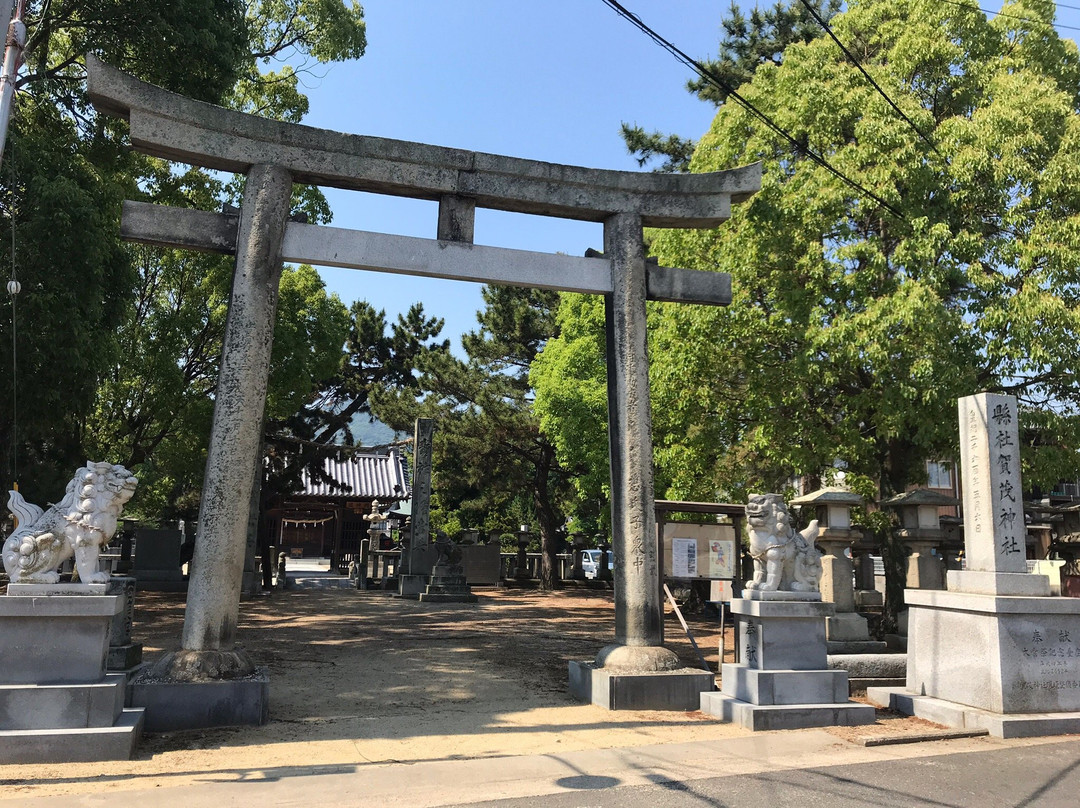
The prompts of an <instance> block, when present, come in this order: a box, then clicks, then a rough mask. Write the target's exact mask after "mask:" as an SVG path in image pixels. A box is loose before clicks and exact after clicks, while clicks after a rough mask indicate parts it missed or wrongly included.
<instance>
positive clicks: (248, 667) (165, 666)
mask: <svg viewBox="0 0 1080 808" xmlns="http://www.w3.org/2000/svg"><path fill="white" fill-rule="evenodd" d="M254 673H255V663H254V662H252V661H251V657H249V656H248V655H247V652H246V651H244V650H243V649H242V648H232V649H230V650H227V651H223V650H208V651H188V650H183V649H182V650H180V651H173V652H172V653H169V654H166V655H165V656H163V657H162V658H161V659H159V660H158V661H157V662H155V663H154V664H153V666H151V668H150V670H149V672H148V673H147V677H148V678H151V679H154V680H157V681H172V682H214V681H221V680H230V679H244V678H247V677H249V676H252V675H253V674H254Z"/></svg>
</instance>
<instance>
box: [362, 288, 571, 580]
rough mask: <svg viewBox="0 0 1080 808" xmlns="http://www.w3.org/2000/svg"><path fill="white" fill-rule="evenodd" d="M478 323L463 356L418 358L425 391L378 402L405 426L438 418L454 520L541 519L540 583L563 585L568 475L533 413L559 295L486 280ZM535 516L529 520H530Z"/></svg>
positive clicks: (440, 477) (383, 413)
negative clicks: (532, 378)
mask: <svg viewBox="0 0 1080 808" xmlns="http://www.w3.org/2000/svg"><path fill="white" fill-rule="evenodd" d="M483 297H484V303H485V307H484V309H483V310H482V311H480V312H478V314H477V321H478V323H479V325H480V328H479V329H478V330H477V331H474V332H471V333H469V334H466V335H465V336H464V337H463V338H462V344H463V347H464V348H465V353H466V355H467V357H468V359H467V361H462V360H460V359H458V358H457V357H455V356H453V355H452V354H451V353H449V352H448V351H444V352H440V353H432V354H428V355H427V356H426V357H424V359H423V361H421V362H420V363H419V366H418V367H419V370H420V377H419V384H420V387H421V389H422V390H423V391H424V392H425V395H424V397H423V399H422V400H421V401H420V402H416V401H415V400H414V399H413V398H412V397H411V396H410V395H405V396H401V395H398V396H392V397H383V398H381V399H379V400H377V402H376V404H377V406H376V412H377V413H378V414H379V416H380V418H382V420H384V421H386V422H387V423H389V424H390V425H391V426H394V427H396V428H398V429H407V428H409V427H411V425H412V419H413V418H415V417H416V416H417V415H425V416H428V417H433V418H435V419H436V422H435V463H434V468H435V481H434V488H435V489H436V491H437V492H438V496H439V505H440V509H441V513H442V514H443V519H444V520H445V521H446V523H450V522H451V521H452V520H455V521H456V522H457V523H459V524H467V525H468V526H470V527H483V528H484V529H485V530H488V531H490V530H504V531H507V532H516V530H517V528H518V525H519V524H521V521H519V520H521V519H522V518H523V517H522V514H523V513H525V512H529V513H531V515H532V517H533V518H535V520H536V524H537V527H538V533H539V537H540V551H541V586H543V587H544V588H546V589H552V588H554V587H555V585H556V581H557V574H556V569H557V568H556V558H555V556H556V554H557V553H558V551H559V542H560V535H559V531H560V528H561V527H562V525H563V521H564V520H563V512H562V508H561V499H562V497H563V496H564V491H565V485H566V482H565V481H566V473H565V471H564V470H563V468H562V466H561V465H560V464H559V463H558V461H557V460H556V452H555V447H554V446H553V445H552V444H551V442H550V441H548V440H547V438H546V437H545V436H544V434H543V433H542V432H541V431H540V424H539V419H538V418H537V416H536V414H535V413H534V411H533V406H532V399H533V395H532V390H531V388H530V385H529V376H528V374H529V366H530V364H531V362H532V361H533V359H535V357H536V355H537V353H538V352H539V351H540V350H541V348H542V347H543V346H544V344H545V343H546V342H547V341H548V340H549V339H550V338H551V337H552V336H553V335H554V334H555V333H556V322H555V317H554V311H555V306H556V303H557V300H558V297H557V295H556V294H555V293H553V292H548V291H544V290H540V289H519V288H514V287H506V286H485V287H484V290H483ZM528 521H531V520H526V522H528Z"/></svg>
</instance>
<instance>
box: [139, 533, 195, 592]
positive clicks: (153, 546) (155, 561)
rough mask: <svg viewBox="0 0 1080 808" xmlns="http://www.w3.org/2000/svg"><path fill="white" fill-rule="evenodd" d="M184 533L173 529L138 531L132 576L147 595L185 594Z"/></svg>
mask: <svg viewBox="0 0 1080 808" xmlns="http://www.w3.org/2000/svg"><path fill="white" fill-rule="evenodd" d="M183 539H184V534H183V533H181V532H180V531H179V530H175V529H173V528H166V529H156V528H145V527H140V528H137V529H136V530H135V559H134V563H133V568H132V573H131V574H132V576H134V578H135V579H136V580H137V581H138V582H139V588H140V589H141V590H143V591H146V592H183V591H184V590H185V589H187V581H186V580H184V573H183V570H182V550H181V548H182V547H183Z"/></svg>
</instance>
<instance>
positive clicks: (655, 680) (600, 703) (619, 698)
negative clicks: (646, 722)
mask: <svg viewBox="0 0 1080 808" xmlns="http://www.w3.org/2000/svg"><path fill="white" fill-rule="evenodd" d="M569 673H570V693H571V694H572V695H573V696H574V697H575V698H577V699H578V700H580V701H584V702H587V703H589V704H595V705H596V706H597V707H605V708H607V709H608V710H696V709H698V706H699V704H700V701H701V698H702V696H703V695H705V694H707V693H709V692H711V691H713V690H715V689H716V678H715V676H714V675H713V673H712V671H706V670H700V669H698V668H676V669H675V670H670V671H630V670H625V671H624V670H608V669H606V668H604V667H603V666H600V665H597V664H596V663H595V662H576V661H575V662H571V663H570V671H569Z"/></svg>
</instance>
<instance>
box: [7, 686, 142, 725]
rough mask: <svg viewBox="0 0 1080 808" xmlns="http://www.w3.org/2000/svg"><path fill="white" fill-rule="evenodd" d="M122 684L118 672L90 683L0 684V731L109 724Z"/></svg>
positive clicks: (120, 705) (119, 704) (117, 709)
mask: <svg viewBox="0 0 1080 808" xmlns="http://www.w3.org/2000/svg"><path fill="white" fill-rule="evenodd" d="M126 685H127V677H126V676H125V675H124V674H122V673H120V674H109V675H108V676H106V677H105V679H104V681H102V682H97V683H94V684H61V685H0V730H14V731H23V730H49V729H77V728H85V727H111V726H112V725H113V722H115V721H116V719H117V717H118V716H119V715H120V712H121V711H122V710H123V708H124V697H125V692H126Z"/></svg>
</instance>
